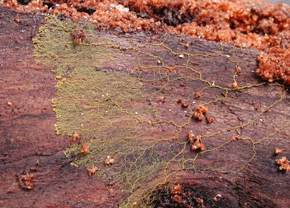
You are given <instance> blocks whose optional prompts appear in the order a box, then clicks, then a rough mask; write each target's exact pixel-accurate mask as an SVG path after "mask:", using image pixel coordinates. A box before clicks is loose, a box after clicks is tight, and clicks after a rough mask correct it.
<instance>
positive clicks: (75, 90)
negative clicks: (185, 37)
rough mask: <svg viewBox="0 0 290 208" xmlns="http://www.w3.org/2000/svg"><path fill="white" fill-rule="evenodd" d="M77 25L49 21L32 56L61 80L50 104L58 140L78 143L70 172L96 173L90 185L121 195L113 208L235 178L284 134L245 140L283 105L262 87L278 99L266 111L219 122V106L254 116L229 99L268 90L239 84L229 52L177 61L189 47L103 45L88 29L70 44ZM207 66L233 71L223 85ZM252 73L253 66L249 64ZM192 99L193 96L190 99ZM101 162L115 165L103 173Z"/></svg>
mask: <svg viewBox="0 0 290 208" xmlns="http://www.w3.org/2000/svg"><path fill="white" fill-rule="evenodd" d="M78 24H80V23H78ZM78 24H77V23H72V22H70V21H68V20H64V21H61V20H59V19H58V18H57V17H55V16H50V17H48V18H47V24H46V25H45V26H43V27H42V28H41V29H40V32H39V34H38V35H37V36H36V38H35V39H34V42H35V44H36V46H35V51H34V55H35V57H36V60H38V61H39V62H40V63H43V64H44V65H45V66H47V67H50V68H51V69H52V71H53V72H54V73H55V75H56V78H59V79H60V78H62V79H61V80H59V82H58V83H57V85H56V86H55V89H56V98H55V99H53V101H52V103H53V110H54V111H55V113H56V118H57V123H56V124H55V129H56V132H57V133H58V134H61V135H73V134H77V135H80V136H81V143H73V144H71V145H70V146H69V147H68V148H67V150H66V151H65V154H66V156H69V155H71V154H74V155H75V159H74V161H73V162H72V165H75V166H85V167H86V168H87V169H90V168H92V167H95V169H96V170H98V171H96V172H95V173H94V175H97V176H98V177H100V178H102V179H104V180H105V181H107V182H108V184H110V186H112V187H113V188H114V189H115V190H116V191H118V192H120V193H121V192H122V194H123V195H124V198H123V200H121V202H120V207H133V206H135V205H136V206H137V207H150V206H153V207H154V205H152V203H151V202H152V201H154V200H155V199H156V197H158V195H154V191H155V190H157V189H158V188H159V187H161V186H167V187H169V186H171V185H173V184H175V183H176V182H177V181H178V180H179V179H180V178H182V177H183V176H186V177H188V176H189V175H191V176H192V175H193V174H194V173H195V172H200V173H202V172H204V171H207V170H212V171H219V172H229V173H235V172H237V171H240V170H242V169H243V168H244V167H245V166H246V165H247V164H248V163H249V162H251V161H252V160H253V158H254V157H255V155H256V151H255V147H256V145H258V144H260V143H261V142H262V141H264V140H267V139H268V138H270V137H272V136H273V135H275V134H276V133H277V132H279V131H282V130H284V129H285V128H287V127H288V126H289V125H290V123H287V124H285V126H283V127H276V126H275V123H274V122H273V123H268V124H267V125H269V126H273V128H272V129H275V130H274V131H272V129H271V128H269V129H271V130H269V131H267V132H265V136H264V137H262V138H259V139H257V138H251V134H250V132H251V131H252V128H253V127H252V126H253V124H257V123H258V120H259V119H265V118H267V114H265V112H266V110H267V111H268V110H269V109H270V110H271V109H272V108H275V106H276V105H277V104H278V103H279V102H281V101H282V99H283V96H284V88H283V86H282V85H280V84H276V83H273V84H270V85H269V87H270V88H272V89H273V90H276V91H275V92H276V94H275V98H277V99H271V100H270V103H269V100H261V102H263V104H264V105H265V106H266V105H267V109H263V110H261V111H253V112H251V114H250V115H243V114H241V116H243V117H244V118H243V122H240V121H239V119H237V117H235V116H236V115H233V114H229V115H227V114H226V115H223V113H224V112H228V111H227V108H228V107H227V106H226V105H225V103H226V102H227V103H229V104H231V105H232V106H233V107H234V108H236V109H238V108H240V107H241V106H242V107H243V108H250V107H251V105H250V104H248V103H243V102H242V98H241V100H239V101H237V99H238V98H233V96H232V95H233V94H234V93H235V91H238V90H239V91H243V92H245V93H247V94H251V93H252V94H253V95H254V93H255V92H256V91H251V90H254V89H255V88H259V87H261V86H264V85H265V83H257V82H255V83H254V82H253V83H243V82H240V80H239V79H238V78H239V77H236V75H237V73H240V71H241V70H237V69H240V68H239V67H240V65H243V63H240V62H239V61H238V58H236V56H235V50H236V49H235V48H234V49H232V51H231V50H229V49H227V51H224V49H223V47H222V46H220V52H218V53H216V52H215V53H210V52H207V53H190V52H186V51H182V50H181V49H180V48H183V50H185V48H186V47H180V43H179V42H178V41H176V38H174V37H172V36H171V38H170V40H169V39H167V37H166V36H165V37H164V39H163V40H162V41H160V42H159V43H158V42H156V41H155V42H154V43H149V42H148V43H139V42H138V41H135V42H137V43H136V44H135V42H134V40H130V41H132V42H130V41H129V42H126V43H122V41H119V38H118V37H113V38H111V39H109V38H108V37H107V38H103V37H102V35H101V33H99V32H98V31H96V30H94V28H93V25H88V24H84V25H82V28H83V29H84V30H85V31H86V37H85V38H84V39H83V40H82V44H75V43H74V40H73V37H72V34H71V33H72V32H73V30H74V29H75V28H76V27H77V25H78ZM118 41H119V43H118ZM169 45H170V46H171V47H169ZM125 46H126V47H125ZM173 48H174V49H173ZM188 50H189V49H188ZM225 53H227V54H225ZM229 54H231V55H229ZM124 58H129V59H130V60H129V61H127V63H129V62H130V64H129V65H128V66H127V67H128V68H129V69H127V68H126V69H125V68H124V67H123V66H124V64H123V62H124V60H123V59H124ZM205 59H209V60H212V61H216V62H217V65H218V64H219V62H218V61H220V60H223V61H226V62H227V63H228V66H230V69H226V70H228V72H226V74H227V77H226V79H225V80H220V79H219V76H216V75H215V72H213V75H212V76H211V75H210V74H209V72H208V71H206V64H207V63H206V61H204V60H205ZM172 63H174V65H173V64H172ZM251 63H253V65H254V63H255V61H253V60H248V63H247V64H251ZM119 67H121V68H122V67H123V70H122V69H121V70H119ZM130 68H131V69H130ZM241 68H243V67H241ZM244 68H245V67H244ZM126 70H127V71H126ZM125 71H126V72H127V73H126V72H125ZM203 73H208V76H207V77H205V76H204V75H203ZM213 79H215V80H213ZM237 82H238V83H239V85H238V86H236V87H234V88H233V87H232V84H233V83H237ZM176 86H180V87H176ZM197 92H198V93H199V94H200V96H197V97H196V93H197ZM180 97H182V101H181V100H180ZM241 97H242V96H241ZM198 106H206V107H207V108H208V109H209V110H208V111H207V112H206V114H207V115H206V116H208V114H209V116H213V117H215V118H216V119H215V120H214V121H213V122H209V123H206V121H205V120H203V119H201V120H200V121H198V120H197V119H195V117H194V109H196V108H197V107H198ZM213 106H215V107H214V108H213ZM211 107H212V108H211ZM221 112H223V113H221ZM236 112H237V113H239V110H237V111H236ZM276 119H281V118H279V117H277V118H276ZM265 122H266V121H265ZM247 129H248V132H247ZM189 132H192V134H195V135H196V136H199V137H198V138H199V142H202V145H203V148H201V149H199V150H196V151H195V150H192V148H191V146H192V144H191V143H190V141H189V140H188V133H189ZM233 137H234V138H236V139H234V140H233V139H232V138H233ZM83 145H85V147H86V151H85V152H86V154H84V151H83V150H82V147H84V146H83ZM235 148H239V149H240V152H243V153H245V154H244V155H242V156H240V158H239V159H238V160H237V159H236V157H230V156H231V155H235V154H236V151H235ZM241 149H242V150H241ZM107 158H110V159H113V160H112V161H111V162H108V163H107V162H106V164H105V161H106V159H107ZM204 161H206V162H204ZM228 163H235V166H234V167H232V168H231V166H230V165H225V164H228ZM237 166H238V167H239V168H236V167H237ZM229 167H230V168H229ZM125 197H126V198H125Z"/></svg>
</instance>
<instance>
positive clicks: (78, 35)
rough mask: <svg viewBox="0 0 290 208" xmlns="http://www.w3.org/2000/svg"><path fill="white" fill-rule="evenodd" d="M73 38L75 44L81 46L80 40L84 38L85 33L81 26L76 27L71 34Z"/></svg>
mask: <svg viewBox="0 0 290 208" xmlns="http://www.w3.org/2000/svg"><path fill="white" fill-rule="evenodd" d="M71 34H72V36H73V38H74V43H75V44H79V45H80V44H82V40H83V39H84V38H85V37H86V31H85V30H84V29H83V28H82V27H81V26H79V25H78V26H76V28H75V29H74V31H73V32H72V33H71Z"/></svg>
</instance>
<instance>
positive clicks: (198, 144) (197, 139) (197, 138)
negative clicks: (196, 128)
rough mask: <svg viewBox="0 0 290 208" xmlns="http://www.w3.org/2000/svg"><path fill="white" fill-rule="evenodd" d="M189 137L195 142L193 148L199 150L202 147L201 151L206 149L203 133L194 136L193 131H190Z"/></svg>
mask: <svg viewBox="0 0 290 208" xmlns="http://www.w3.org/2000/svg"><path fill="white" fill-rule="evenodd" d="M188 139H189V141H190V142H193V144H192V146H191V149H192V150H197V149H200V150H201V151H203V150H205V147H204V145H203V144H201V135H198V136H194V134H193V133H192V131H189V134H188Z"/></svg>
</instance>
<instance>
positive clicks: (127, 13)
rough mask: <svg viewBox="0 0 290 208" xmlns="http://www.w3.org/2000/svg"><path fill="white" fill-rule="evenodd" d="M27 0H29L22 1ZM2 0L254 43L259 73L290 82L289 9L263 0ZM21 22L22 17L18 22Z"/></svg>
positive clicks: (101, 20) (101, 24)
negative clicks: (257, 51) (259, 52)
mask: <svg viewBox="0 0 290 208" xmlns="http://www.w3.org/2000/svg"><path fill="white" fill-rule="evenodd" d="M23 2H25V3H23V4H26V3H27V1H23ZM28 2H29V3H28V4H27V5H21V4H20V3H18V1H17V0H2V1H0V5H4V6H8V7H14V8H16V9H17V10H18V11H28V12H47V13H52V14H63V15H65V16H68V17H71V18H72V20H73V21H76V20H85V21H89V22H91V23H94V24H96V28H98V29H109V28H114V29H118V30H120V29H121V30H120V31H123V32H134V31H141V30H145V31H152V32H155V33H157V32H170V33H174V34H184V35H189V36H192V37H199V38H202V39H207V40H212V41H219V42H223V43H231V44H233V45H236V46H239V47H254V48H257V49H259V50H261V51H264V52H261V54H260V56H259V61H260V66H259V68H258V69H257V74H258V75H259V76H261V77H262V78H263V79H265V80H269V81H270V82H272V81H275V80H282V81H283V82H284V83H287V84H290V77H289V76H290V75H289V74H290V69H289V63H290V62H289V60H288V59H289V56H290V52H289V50H288V48H289V47H290V7H289V6H287V5H286V4H277V5H272V4H269V3H267V2H264V1H262V0H251V1H249V0H240V1H228V0H219V1H214V0H166V1H165V0H154V1H152V0H99V1H96V0H83V1H79V0H69V1H68V0H61V1H60V0H45V1H44V0H32V1H29V0H28ZM20 21H21V20H20Z"/></svg>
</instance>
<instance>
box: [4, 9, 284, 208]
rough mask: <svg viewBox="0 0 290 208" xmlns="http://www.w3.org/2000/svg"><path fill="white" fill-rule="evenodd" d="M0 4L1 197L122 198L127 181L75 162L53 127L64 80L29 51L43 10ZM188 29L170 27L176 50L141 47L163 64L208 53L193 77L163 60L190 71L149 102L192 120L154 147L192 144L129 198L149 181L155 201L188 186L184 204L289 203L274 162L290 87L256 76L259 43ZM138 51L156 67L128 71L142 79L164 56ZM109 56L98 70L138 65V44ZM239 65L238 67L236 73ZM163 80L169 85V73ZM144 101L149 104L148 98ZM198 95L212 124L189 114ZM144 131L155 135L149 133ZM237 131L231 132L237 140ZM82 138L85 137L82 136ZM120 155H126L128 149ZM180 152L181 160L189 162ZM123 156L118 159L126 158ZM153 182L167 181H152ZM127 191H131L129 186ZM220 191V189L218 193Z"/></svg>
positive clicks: (45, 202) (129, 41) (165, 202)
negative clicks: (196, 138)
mask: <svg viewBox="0 0 290 208" xmlns="http://www.w3.org/2000/svg"><path fill="white" fill-rule="evenodd" d="M0 13H1V14H4V16H1V18H0V25H1V27H0V33H1V35H0V44H1V49H0V50H1V51H0V56H1V60H0V70H1V71H0V73H1V78H0V90H1V95H0V96H1V105H0V131H1V135H2V138H1V140H0V142H1V147H0V148H1V149H0V151H1V165H0V171H1V182H0V183H1V184H0V187H1V188H0V200H1V201H0V203H1V206H4V207H11V206H18V207H57V206H58V207H60V206H62V207H63V206H67V207H118V205H119V203H120V202H121V201H122V200H123V201H124V200H126V198H127V197H128V193H127V192H126V191H127V190H118V189H117V188H116V187H115V185H116V184H117V186H118V185H119V184H120V183H121V182H120V181H119V182H115V183H109V182H108V181H106V180H104V179H103V178H98V177H90V176H89V175H88V173H87V170H86V168H84V166H81V167H80V168H76V167H74V166H71V165H70V162H73V160H74V158H73V157H70V158H66V157H65V155H64V150H65V149H66V148H67V147H68V145H69V144H70V143H71V142H70V141H71V138H69V137H67V136H56V134H55V131H54V127H53V124H55V123H56V122H57V121H56V119H55V113H54V112H53V111H52V104H51V100H52V99H53V98H56V95H55V89H54V86H55V85H56V84H57V81H56V80H55V75H54V74H52V73H51V72H50V70H51V69H48V68H45V67H43V66H41V65H37V64H36V63H35V61H34V57H33V56H32V53H33V49H34V47H33V43H32V37H34V36H35V35H36V34H37V33H38V28H39V26H41V25H43V24H44V23H45V22H44V16H42V15H33V14H24V13H23V14H22V13H18V16H17V21H15V17H16V15H17V13H16V12H14V11H12V10H9V9H5V8H0ZM19 20H20V21H19ZM98 34H99V35H101V36H103V37H106V38H108V39H110V40H112V41H113V42H114V43H117V42H118V43H119V44H120V45H122V46H123V47H124V46H127V47H128V48H130V47H133V46H136V45H143V44H145V43H149V42H150V43H151V44H160V43H162V41H164V37H162V36H160V37H158V36H156V37H154V36H153V35H151V34H146V35H145V34H144V33H140V34H126V35H124V34H121V33H117V32H114V31H112V32H107V33H105V32H100V33H98ZM153 37H154V38H153ZM184 39H185V40H184V41H179V40H180V37H174V36H167V37H166V40H167V41H166V42H165V46H168V47H169V48H170V49H171V51H170V50H168V49H166V48H164V47H163V46H162V47H158V48H156V47H149V46H148V47H145V48H144V51H146V52H147V53H150V54H155V55H156V56H159V57H162V60H163V61H164V63H165V65H166V66H171V67H174V66H176V65H180V66H182V64H184V63H185V61H184V60H186V57H187V55H186V53H188V54H202V55H199V56H192V60H191V62H190V63H189V64H188V66H189V67H190V68H192V69H194V70H196V71H198V72H200V73H201V74H202V79H197V80H195V79H192V78H198V77H199V76H197V77H190V78H191V79H189V80H188V78H186V76H191V74H190V73H191V71H190V70H189V71H188V70H187V69H185V68H182V67H179V68H176V69H171V68H170V67H168V68H166V67H165V68H162V69H160V71H159V72H164V73H165V72H166V70H167V71H168V74H170V76H168V77H169V78H172V77H173V78H174V77H181V76H183V78H182V79H180V80H178V81H173V82H171V83H170V85H168V86H169V87H170V88H169V89H168V88H166V89H164V90H163V91H159V90H157V92H158V93H155V94H154V95H156V96H152V97H151V98H152V99H151V102H152V103H153V105H154V106H155V108H156V109H157V110H158V112H160V114H156V118H155V119H159V120H163V121H165V120H168V119H172V120H174V121H175V122H176V123H177V124H184V123H186V121H188V124H187V123H186V124H185V125H182V128H180V130H181V131H180V133H179V134H178V138H175V139H176V141H177V142H176V143H170V141H169V140H168V142H167V143H164V142H162V141H161V142H159V143H158V144H159V146H156V150H158V151H159V154H160V155H161V156H163V157H164V158H165V159H168V158H169V159H170V154H169V153H168V149H167V147H168V144H169V143H170V145H169V146H170V149H171V150H172V151H173V152H174V151H175V150H176V151H177V152H178V150H179V149H180V146H179V145H180V144H181V145H183V146H182V147H185V150H184V151H182V152H181V153H182V158H177V157H176V158H174V159H173V160H172V161H171V162H167V163H166V164H167V165H168V170H167V172H166V171H165V172H158V173H157V175H156V178H155V180H152V181H151V182H148V183H141V184H138V186H137V187H136V188H135V189H132V190H134V193H133V195H132V193H129V196H132V197H131V198H132V199H133V201H131V202H132V203H131V204H129V205H128V206H129V207H131V206H133V205H134V200H136V201H138V202H140V203H141V202H142V194H140V195H138V194H139V193H142V191H144V190H145V191H146V190H149V191H150V192H149V193H153V194H154V195H155V196H158V198H157V199H156V198H154V197H152V198H150V196H149V198H145V199H144V200H145V202H142V203H143V204H147V205H152V206H153V207H158V206H160V207H174V205H173V204H177V205H176V207H182V206H181V204H180V202H176V200H177V198H178V197H177V196H176V195H179V196H180V197H185V196H184V194H187V196H188V197H187V198H189V199H187V202H186V204H187V205H190V206H192V207H194V206H197V205H198V203H197V201H198V200H197V198H200V199H203V204H204V205H205V206H206V207H289V204H290V201H289V198H290V195H289V192H288V190H289V188H290V187H289V184H287V183H286V181H288V180H289V173H285V172H280V171H279V170H278V169H279V167H278V166H277V165H276V164H275V163H276V159H278V158H280V157H281V156H285V157H286V158H288V159H289V157H290V155H289V149H290V148H289V135H290V131H289V110H290V109H289V108H290V107H289V101H290V98H289V93H288V91H287V89H285V88H284V87H283V86H282V85H279V84H275V83H274V84H270V85H267V84H265V83H263V82H261V80H259V79H258V78H257V77H256V75H255V72H254V71H255V70H256V68H257V65H258V64H257V61H256V58H257V55H258V52H257V51H254V50H250V49H238V48H235V47H233V46H223V50H221V45H220V44H218V43H213V42H208V41H204V40H200V39H193V38H184ZM191 42H192V44H191V45H190V47H187V46H186V43H191ZM151 46H153V45H151ZM140 50H141V49H140ZM129 51H130V50H129ZM172 51H174V52H177V53H181V52H183V53H184V52H185V51H186V52H185V55H184V56H185V57H184V58H181V57H179V55H180V54H179V55H178V54H177V55H174V54H173V53H172ZM221 52H222V53H221ZM208 54H211V55H208ZM143 55H144V54H143ZM139 57H140V60H141V62H140V64H139V67H140V66H143V67H145V66H150V67H149V68H144V69H143V71H142V73H140V71H139V70H140V69H138V70H137V71H136V72H134V73H132V75H131V76H132V77H137V75H138V74H139V75H140V74H141V75H142V76H140V78H141V79H146V78H148V77H149V78H150V75H151V73H150V69H151V68H152V66H154V65H158V62H157V59H155V58H148V57H147V56H146V55H144V56H142V54H141V55H140V56H139ZM112 60H114V62H113V61H112V62H109V63H108V62H105V63H103V65H101V66H98V70H102V71H106V72H119V73H121V74H122V75H123V76H125V75H129V74H130V73H131V72H132V71H131V70H132V69H134V67H136V65H135V61H136V51H132V52H128V51H126V52H124V53H122V54H117V55H116V56H115V57H113V58H112ZM120 60H121V61H120ZM118 61H119V62H118ZM116 63H117V64H116ZM196 63H197V64H196ZM237 66H239V67H240V68H241V71H240V72H238V76H235V75H237V74H236V70H237V69H236V67H237ZM165 74H166V73H165ZM195 75H200V74H198V73H196V74H195ZM68 80H69V78H68ZM235 82H236V83H237V84H238V86H237V88H235V89H234V88H232V84H233V83H235ZM157 84H158V85H160V86H162V80H161V81H160V82H157ZM168 86H166V87H168ZM146 87H148V86H147V85H146V84H145V89H146ZM147 89H150V87H148V88H147ZM197 91H202V92H201V96H202V97H201V98H200V99H195V98H194V97H195V96H194V95H195V93H196V92H197ZM149 92H150V91H149ZM180 96H181V97H182V99H183V101H186V102H189V106H188V107H183V108H182V107H181V105H182V104H181V103H178V102H177V101H178V99H179V97H180ZM161 97H165V98H166V99H165V101H164V102H163V99H161V100H160V98H161ZM218 99H220V100H218ZM193 102H195V103H193ZM253 102H255V103H253ZM141 104H142V105H148V102H146V103H141ZM197 104H203V105H206V107H207V108H208V109H209V113H210V114H211V115H212V116H213V117H214V119H215V120H214V121H213V123H210V124H207V123H206V121H205V120H202V121H200V122H199V121H196V120H195V119H192V118H191V116H192V113H193V112H194V110H192V109H194V108H195V107H196V105H197ZM185 106H186V105H185ZM169 107H172V108H171V110H172V111H173V112H174V113H176V114H175V115H174V116H172V114H171V113H169V111H167V110H169V109H168V108H169ZM162 109H163V111H162ZM267 109H269V110H267ZM185 111H187V112H185ZM140 118H141V119H142V116H141V117H140ZM154 121H155V120H152V122H153V123H154ZM156 125H157V124H156ZM158 128H159V130H160V134H159V135H157V134H154V135H153V138H156V140H158V139H160V135H162V136H164V138H170V137H171V136H172V135H175V134H176V132H174V131H173V130H172V129H173V127H172V125H170V124H168V123H166V122H163V123H162V122H161V123H160V125H159V126H158ZM190 130H192V131H193V132H194V133H195V134H196V135H199V134H201V135H202V136H203V137H202V138H203V140H202V143H203V144H204V146H205V148H206V150H205V151H203V152H200V153H198V154H197V152H196V151H191V150H190V149H191V144H190V143H189V142H187V139H188V132H189V131H190ZM233 137H234V139H235V140H234V139H232V138H233ZM144 139H147V140H146V141H150V139H151V138H144ZM231 139H232V140H234V141H232V142H231ZM79 142H80V143H79V145H81V144H82V142H83V141H79ZM174 148H176V149H174ZM275 148H281V149H282V153H281V154H280V155H279V156H275V155H274V151H275ZM75 154H76V155H77V154H78V153H77V152H76V153H75ZM104 157H106V155H104ZM37 161H39V165H38V164H37ZM119 161H121V162H122V159H120V160H119ZM178 161H181V163H182V164H183V165H184V167H183V168H181V166H182V165H180V163H178ZM117 162H118V161H116V166H113V167H118V165H120V164H118V163H117ZM174 171H176V173H177V174H176V175H174V177H169V178H168V180H163V182H162V183H161V182H160V181H161V179H164V178H165V177H164V176H165V174H171V173H172V172H174ZM116 172H117V171H116V169H112V173H116ZM112 173H111V174H112ZM32 174H33V175H34V177H31V183H32V184H34V187H33V188H32V189H31V190H29V188H28V187H27V186H25V185H24V186H23V184H21V183H19V182H21V180H24V177H23V176H26V175H29V176H32ZM171 176H172V175H171ZM19 179H20V180H19ZM29 180H30V179H29ZM178 183H179V184H181V187H182V191H177V192H173V194H172V193H170V189H171V190H172V187H173V185H176V184H178ZM156 184H159V185H160V186H157V187H156V189H155V190H151V189H150V188H152V187H155V185H156ZM168 190H169V193H168ZM124 192H125V193H126V194H122V193H124ZM189 193H190V194H189ZM130 194H131V195H130ZM217 194H220V195H221V198H217V201H215V200H214V197H215V196H216V195H217ZM178 203H179V204H178ZM140 206H141V205H140ZM141 207H142V206H141ZM184 207H186V206H185V205H184Z"/></svg>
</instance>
